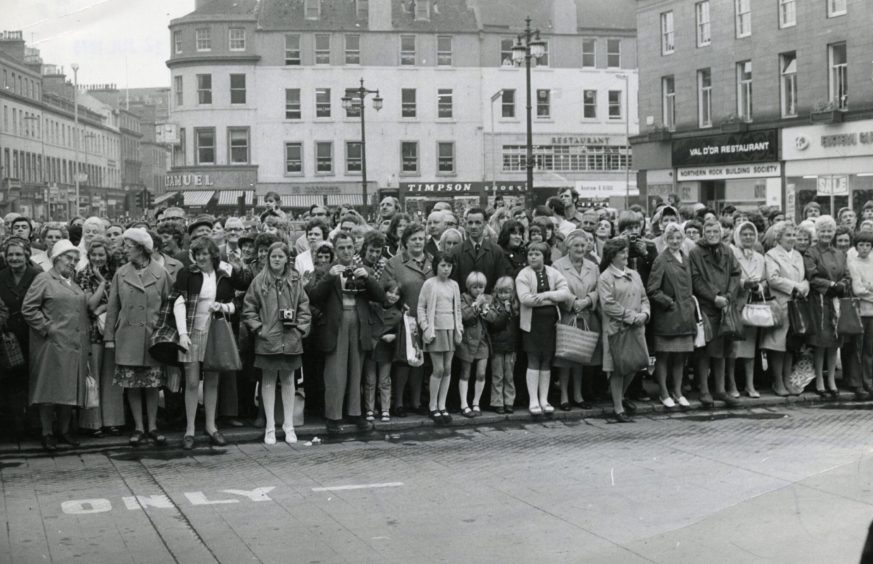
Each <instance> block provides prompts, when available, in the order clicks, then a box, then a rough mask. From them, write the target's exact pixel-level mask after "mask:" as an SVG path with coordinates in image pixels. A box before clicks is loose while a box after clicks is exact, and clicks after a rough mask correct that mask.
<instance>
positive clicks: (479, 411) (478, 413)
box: [473, 405, 482, 417]
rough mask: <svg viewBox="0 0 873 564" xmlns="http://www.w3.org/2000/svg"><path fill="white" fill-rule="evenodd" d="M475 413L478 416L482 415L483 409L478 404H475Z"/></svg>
mask: <svg viewBox="0 0 873 564" xmlns="http://www.w3.org/2000/svg"><path fill="white" fill-rule="evenodd" d="M473 415H474V416H476V417H479V416H480V415H482V410H481V409H480V408H479V406H478V405H474V406H473Z"/></svg>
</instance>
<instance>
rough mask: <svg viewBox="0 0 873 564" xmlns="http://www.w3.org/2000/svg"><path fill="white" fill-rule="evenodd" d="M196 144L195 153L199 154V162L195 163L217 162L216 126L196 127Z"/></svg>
mask: <svg viewBox="0 0 873 564" xmlns="http://www.w3.org/2000/svg"><path fill="white" fill-rule="evenodd" d="M194 144H195V147H194V154H196V155H197V162H196V163H194V164H198V165H201V164H215V129H214V128H212V127H210V128H202V129H201V128H195V129H194Z"/></svg>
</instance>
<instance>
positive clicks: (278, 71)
mask: <svg viewBox="0 0 873 564" xmlns="http://www.w3.org/2000/svg"><path fill="white" fill-rule="evenodd" d="M633 8H634V4H633V2H632V0H617V1H615V2H612V3H610V5H609V6H608V7H606V6H601V3H599V2H592V1H590V0H589V1H585V0H545V1H541V2H535V3H531V2H523V1H521V0H511V1H510V0H442V1H440V2H434V1H430V0H417V1H415V2H410V1H402V0H354V1H352V0H350V1H348V2H330V1H326V0H321V1H319V0H261V1H260V2H259V3H258V2H255V0H234V1H230V0H202V1H200V2H198V3H197V8H196V9H195V11H194V12H192V13H191V14H188V15H186V16H184V17H182V18H178V19H175V20H173V21H172V22H171V23H170V45H171V56H170V59H169V60H168V61H167V66H168V67H169V68H170V70H171V74H172V78H171V80H172V83H171V87H172V98H171V114H170V121H171V122H172V123H173V124H174V125H175V127H176V132H177V136H176V144H175V148H174V153H173V163H172V170H171V171H170V173H169V174H168V176H167V190H168V192H170V191H172V190H181V191H183V196H184V198H185V203H186V204H187V205H189V206H195V207H196V206H206V205H215V204H219V205H234V206H235V205H236V202H237V197H238V196H239V195H240V194H242V193H243V192H246V193H249V194H251V193H254V192H257V194H264V193H265V192H267V191H271V190H272V191H276V192H278V193H280V194H281V195H282V196H283V200H284V202H285V204H286V205H287V206H291V207H298V208H303V207H306V206H308V205H310V204H312V203H323V202H327V203H328V204H340V203H353V204H358V205H360V204H361V203H362V200H361V191H362V190H361V180H362V179H361V177H362V168H363V164H362V151H361V149H362V147H361V143H360V140H361V117H360V109H359V108H356V107H352V108H350V109H346V108H344V106H343V98H345V97H348V96H349V95H350V94H351V93H352V89H355V88H357V87H358V86H359V85H360V80H361V79H363V84H364V87H365V88H367V89H371V90H378V91H379V95H380V97H381V99H382V100H383V106H382V108H381V110H379V111H376V110H375V109H374V107H373V104H372V102H373V99H374V96H372V95H371V96H368V97H367V99H366V102H365V106H364V114H365V116H364V117H365V119H366V138H367V144H366V153H367V159H366V167H367V178H368V191H369V193H370V194H373V195H375V194H376V193H377V192H382V193H386V192H388V193H390V192H392V191H393V192H399V194H400V195H401V197H403V198H404V199H405V200H407V201H414V200H415V199H420V198H430V197H441V198H449V197H461V198H465V197H466V198H472V199H478V198H479V197H480V196H482V195H484V194H485V193H486V192H487V193H489V194H491V192H490V190H491V189H492V187H496V188H497V190H498V191H502V192H503V193H505V194H515V193H521V192H524V191H526V190H527V187H526V184H525V182H524V181H525V143H526V141H525V132H526V126H525V71H524V69H522V68H517V67H514V66H512V65H511V64H510V62H509V61H508V59H509V58H511V54H510V50H511V47H512V44H513V41H514V40H515V38H516V35H517V34H518V33H519V32H520V31H521V30H522V29H523V27H524V25H525V17H526V16H528V15H529V16H530V17H531V18H532V26H534V27H537V28H539V29H540V31H541V37H542V39H543V40H544V41H545V42H546V44H547V55H546V57H544V58H543V59H542V60H541V61H540V62H539V64H537V65H536V68H534V69H533V70H532V73H531V75H532V80H531V84H532V91H533V92H532V94H533V112H534V124H533V136H534V145H535V151H534V153H535V159H536V169H535V182H534V185H535V188H534V192H535V194H534V197H535V199H542V197H544V196H545V195H548V194H551V193H553V192H554V191H555V190H556V189H557V188H559V187H563V186H572V187H578V188H579V189H580V190H582V191H584V193H585V194H586V195H591V194H606V195H610V194H620V195H622V196H623V195H624V194H625V188H626V182H625V181H626V176H627V173H628V169H629V167H630V159H629V155H628V144H627V134H628V132H630V133H631V134H633V133H636V132H637V123H636V113H635V112H634V111H633V109H634V105H633V104H631V111H630V112H629V111H628V107H627V106H628V104H627V100H628V99H629V98H630V99H634V98H635V96H636V93H635V90H636V47H635V30H634V12H633ZM628 94H629V96H628ZM635 177H636V175H635V173H634V175H633V177H632V178H635ZM216 192H217V195H216ZM250 197H251V196H250Z"/></svg>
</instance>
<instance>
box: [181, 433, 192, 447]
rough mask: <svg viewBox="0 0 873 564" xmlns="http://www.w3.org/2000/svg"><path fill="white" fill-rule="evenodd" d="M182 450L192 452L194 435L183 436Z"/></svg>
mask: <svg viewBox="0 0 873 564" xmlns="http://www.w3.org/2000/svg"><path fill="white" fill-rule="evenodd" d="M182 449H183V450H193V449H194V435H185V436H184V437H182Z"/></svg>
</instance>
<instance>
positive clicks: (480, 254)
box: [452, 208, 512, 294]
mask: <svg viewBox="0 0 873 564" xmlns="http://www.w3.org/2000/svg"><path fill="white" fill-rule="evenodd" d="M464 229H465V231H466V233H467V239H466V240H465V241H464V242H463V243H462V244H460V245H458V246H457V247H455V249H454V253H453V255H452V257H453V260H454V263H455V267H454V268H453V269H452V278H454V280H455V281H456V282H457V283H458V286H460V287H461V292H464V291H465V289H466V282H467V276H468V275H469V274H470V273H471V272H481V273H482V274H484V275H485V279H486V280H487V282H486V284H485V293H487V294H490V293H491V290H492V289H493V288H494V283H495V282H497V279H498V278H500V277H501V276H511V275H512V265H511V264H510V263H509V259H507V258H506V255H505V254H504V253H503V249H501V248H500V247H499V246H498V245H497V243H495V242H494V241H489V240H487V239H485V210H483V209H482V208H470V209H469V210H468V211H467V215H466V216H465V217H464Z"/></svg>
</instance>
